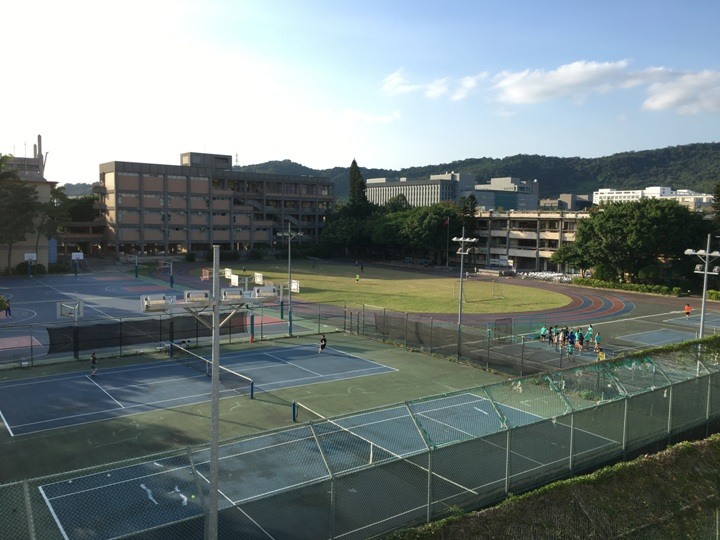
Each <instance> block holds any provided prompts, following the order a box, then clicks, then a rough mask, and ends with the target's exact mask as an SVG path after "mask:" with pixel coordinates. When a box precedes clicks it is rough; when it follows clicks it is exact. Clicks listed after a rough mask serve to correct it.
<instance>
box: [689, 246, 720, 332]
mask: <svg viewBox="0 0 720 540" xmlns="http://www.w3.org/2000/svg"><path fill="white" fill-rule="evenodd" d="M711 237H712V235H710V234H708V237H707V248H706V249H704V250H703V249H701V250H699V251H695V250H694V249H686V250H685V255H697V256H698V258H699V259H700V260H701V261H703V263H704V264H698V265H696V266H695V273H696V274H703V295H702V304H701V307H700V332H699V334H698V337H699V338H701V339H702V337H703V336H704V334H705V299H706V298H707V282H708V276H717V275H718V272H720V267H719V266H715V267H713V269H712V271H711V270H710V263H711V262H712V261H714V260H716V259H717V258H719V257H720V251H713V252H710V238H711Z"/></svg>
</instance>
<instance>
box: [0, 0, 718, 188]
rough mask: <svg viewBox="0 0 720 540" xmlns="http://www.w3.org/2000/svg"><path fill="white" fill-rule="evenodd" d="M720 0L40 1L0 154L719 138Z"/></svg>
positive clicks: (274, 155) (337, 157)
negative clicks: (40, 141) (40, 145)
mask: <svg viewBox="0 0 720 540" xmlns="http://www.w3.org/2000/svg"><path fill="white" fill-rule="evenodd" d="M718 21H720V2H718V1H717V0H677V1H676V0H652V1H648V0H632V1H627V0H602V1H593V0H587V1H585V0H543V1H537V0H464V1H462V0H444V1H441V0H437V1H430V0H391V1H387V0H363V1H358V0H167V1H163V0H140V1H136V0H123V1H122V2H118V1H112V2H111V1H106V0H88V1H85V0H64V1H62V2H59V1H57V0H34V1H32V2H7V3H5V5H4V6H3V23H4V24H3V27H2V31H0V47H1V49H0V50H2V51H3V55H2V74H3V76H2V84H0V88H1V89H2V90H0V95H1V96H2V108H3V111H2V120H1V121H0V126H1V128H0V153H3V154H14V155H16V156H20V157H23V156H27V157H31V156H32V154H33V144H35V142H36V141H37V136H38V135H42V138H43V148H42V149H43V152H44V153H47V164H46V169H45V177H46V178H47V179H48V180H51V181H56V182H59V183H61V184H64V183H78V182H88V183H89V182H95V181H97V180H98V166H99V164H101V163H106V162H109V161H138V162H144V163H163V164H178V165H179V164H180V154H181V153H184V152H207V153H216V154H225V155H231V156H233V160H234V161H235V162H236V163H237V164H238V165H251V164H257V163H263V162H266V161H271V160H284V159H289V160H292V161H295V162H297V163H300V164H302V165H305V166H308V167H311V168H314V169H328V168H331V167H336V166H339V167H348V166H349V165H350V163H351V162H352V160H353V159H355V160H357V163H358V164H359V165H360V166H361V167H367V168H385V169H394V170H399V169H402V168H405V167H413V166H423V165H434V164H444V163H450V162H452V161H456V160H462V159H468V158H481V157H492V158H503V157H506V156H512V155H517V154H539V155H545V156H558V157H570V156H579V157H585V158H593V157H600V156H607V155H611V154H614V153H618V152H626V151H638V150H649V149H654V148H664V147H667V146H674V145H682V144H691V143H703V142H718V141H720V132H719V128H720V32H718V29H717V25H718Z"/></svg>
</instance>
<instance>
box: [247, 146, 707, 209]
mask: <svg viewBox="0 0 720 540" xmlns="http://www.w3.org/2000/svg"><path fill="white" fill-rule="evenodd" d="M358 164H359V165H360V171H361V172H362V175H363V178H365V179H368V178H374V177H396V176H406V177H408V178H410V179H427V178H428V177H429V175H431V174H440V173H445V172H449V171H455V172H460V173H469V174H474V175H475V176H476V178H477V181H478V182H479V183H485V182H488V181H489V180H490V178H493V177H502V176H514V177H518V178H521V179H523V180H532V179H537V180H538V181H539V182H540V196H541V197H553V196H556V195H559V194H560V193H576V194H591V193H592V192H593V191H596V190H598V189H600V188H614V189H642V188H646V187H648V186H669V187H672V188H675V189H691V190H694V191H698V192H703V193H713V192H714V190H715V185H716V184H718V183H720V143H701V144H687V145H682V146H671V147H668V148H661V149H658V150H643V151H639V152H622V153H619V154H613V155H611V156H606V157H600V158H579V157H570V158H560V157H550V156H538V155H524V154H520V155H516V156H509V157H505V158H502V159H493V158H470V159H464V160H460V161H453V162H450V163H439V164H437V165H424V166H417V167H410V168H406V169H401V170H391V169H372V168H366V167H363V163H362V159H360V160H359V161H358ZM365 165H367V164H365ZM238 170H242V171H252V172H261V173H275V174H291V175H310V176H322V177H325V178H329V179H331V180H332V181H333V182H334V183H335V186H336V188H335V189H336V191H335V195H336V197H338V198H346V197H347V196H348V192H349V185H348V175H349V170H350V164H349V163H348V166H347V167H335V168H332V169H325V170H317V169H310V168H308V167H305V166H303V165H300V164H298V163H294V162H292V161H290V160H284V161H270V162H267V163H261V164H257V165H247V166H243V167H239V168H238Z"/></svg>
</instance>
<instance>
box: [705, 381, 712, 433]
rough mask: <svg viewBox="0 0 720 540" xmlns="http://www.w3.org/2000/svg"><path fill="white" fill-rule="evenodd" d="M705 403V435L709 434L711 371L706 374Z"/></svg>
mask: <svg viewBox="0 0 720 540" xmlns="http://www.w3.org/2000/svg"><path fill="white" fill-rule="evenodd" d="M707 384H708V389H707V403H706V405H705V436H706V437H709V436H710V399H711V398H712V373H708V375H707Z"/></svg>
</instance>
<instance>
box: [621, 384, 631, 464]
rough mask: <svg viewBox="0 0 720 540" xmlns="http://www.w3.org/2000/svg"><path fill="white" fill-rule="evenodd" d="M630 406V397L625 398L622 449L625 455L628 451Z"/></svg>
mask: <svg viewBox="0 0 720 540" xmlns="http://www.w3.org/2000/svg"><path fill="white" fill-rule="evenodd" d="M629 406H630V396H628V395H626V396H625V412H624V413H623V438H622V449H623V453H625V451H626V450H627V434H628V407H629Z"/></svg>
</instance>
